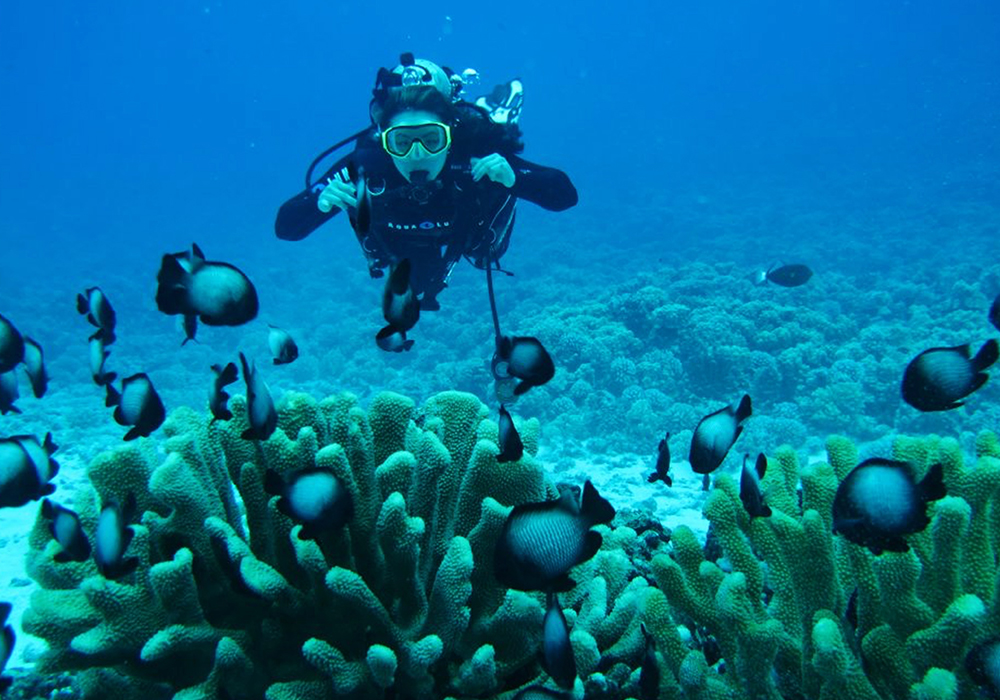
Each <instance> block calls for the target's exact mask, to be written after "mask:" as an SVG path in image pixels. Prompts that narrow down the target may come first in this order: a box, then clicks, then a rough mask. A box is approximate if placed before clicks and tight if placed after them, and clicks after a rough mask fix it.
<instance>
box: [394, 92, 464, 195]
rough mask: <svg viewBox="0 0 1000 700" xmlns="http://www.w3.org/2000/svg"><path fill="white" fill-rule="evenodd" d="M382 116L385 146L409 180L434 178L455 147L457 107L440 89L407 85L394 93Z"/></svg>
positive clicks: (399, 169) (397, 166)
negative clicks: (455, 108) (453, 141)
mask: <svg viewBox="0 0 1000 700" xmlns="http://www.w3.org/2000/svg"><path fill="white" fill-rule="evenodd" d="M379 116H380V119H379V120H378V127H379V139H380V140H381V142H382V148H383V149H385V152H386V153H388V154H389V156H390V157H391V158H392V162H393V164H394V165H395V166H396V170H398V171H399V173H400V175H402V176H403V177H404V178H406V179H407V181H409V182H413V181H414V180H420V179H423V180H433V179H435V178H436V177H437V176H438V175H440V174H441V171H442V170H444V165H445V162H446V161H447V159H448V150H449V148H450V147H451V127H452V124H453V122H454V107H453V106H452V103H451V102H450V101H449V100H448V99H446V98H445V97H444V96H443V95H442V94H441V93H440V92H439V91H438V90H437V89H435V88H433V87H429V86H412V87H403V88H399V89H397V90H394V91H393V92H392V93H390V94H389V95H388V96H387V98H386V100H385V102H384V103H383V104H382V110H381V112H380V115H379Z"/></svg>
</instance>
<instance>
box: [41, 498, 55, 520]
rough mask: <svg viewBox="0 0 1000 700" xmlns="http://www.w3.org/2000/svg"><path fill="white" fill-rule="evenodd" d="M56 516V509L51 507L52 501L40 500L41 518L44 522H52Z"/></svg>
mask: <svg viewBox="0 0 1000 700" xmlns="http://www.w3.org/2000/svg"><path fill="white" fill-rule="evenodd" d="M55 516H56V509H55V508H54V507H53V506H52V501H50V500H49V499H47V498H45V499H42V517H43V518H45V519H46V520H52V518H54V517H55Z"/></svg>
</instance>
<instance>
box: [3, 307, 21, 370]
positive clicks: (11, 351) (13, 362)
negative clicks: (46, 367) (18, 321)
mask: <svg viewBox="0 0 1000 700" xmlns="http://www.w3.org/2000/svg"><path fill="white" fill-rule="evenodd" d="M23 361H24V338H23V337H21V334H20V333H19V332H18V330H17V328H15V327H14V324H13V323H11V322H10V321H8V320H7V319H6V318H4V316H3V314H0V374H3V373H4V372H10V371H11V370H12V369H14V368H15V367H17V366H18V365H19V364H21V362H23Z"/></svg>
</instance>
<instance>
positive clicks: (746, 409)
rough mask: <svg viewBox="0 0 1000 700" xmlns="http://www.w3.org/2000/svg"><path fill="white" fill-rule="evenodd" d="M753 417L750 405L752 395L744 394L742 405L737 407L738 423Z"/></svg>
mask: <svg viewBox="0 0 1000 700" xmlns="http://www.w3.org/2000/svg"><path fill="white" fill-rule="evenodd" d="M751 415H753V407H752V406H751V405H750V394H743V398H742V399H740V405H739V406H737V407H736V421H737V422H739V423H742V422H743V421H745V420H746V419H747V418H749V417H750V416H751Z"/></svg>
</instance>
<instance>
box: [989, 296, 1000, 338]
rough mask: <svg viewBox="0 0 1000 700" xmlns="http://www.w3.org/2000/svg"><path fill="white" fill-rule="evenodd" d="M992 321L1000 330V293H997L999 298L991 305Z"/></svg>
mask: <svg viewBox="0 0 1000 700" xmlns="http://www.w3.org/2000/svg"><path fill="white" fill-rule="evenodd" d="M990 323H992V324H993V327H994V328H996V329H997V330H998V331H1000V294H997V298H996V299H994V300H993V303H992V304H991V305H990Z"/></svg>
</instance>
